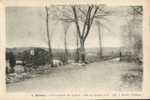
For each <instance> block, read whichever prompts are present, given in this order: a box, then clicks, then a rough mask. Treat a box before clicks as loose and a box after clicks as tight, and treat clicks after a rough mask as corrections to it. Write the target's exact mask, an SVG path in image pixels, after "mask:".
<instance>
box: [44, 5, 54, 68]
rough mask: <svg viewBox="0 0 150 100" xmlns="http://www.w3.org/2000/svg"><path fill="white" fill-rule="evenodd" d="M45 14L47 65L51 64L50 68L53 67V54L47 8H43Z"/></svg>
mask: <svg viewBox="0 0 150 100" xmlns="http://www.w3.org/2000/svg"><path fill="white" fill-rule="evenodd" d="M45 12H46V35H47V40H48V51H49V64H51V67H53V54H52V48H51V38H50V32H49V8H48V7H45Z"/></svg>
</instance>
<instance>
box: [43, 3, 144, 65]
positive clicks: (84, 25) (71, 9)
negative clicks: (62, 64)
mask: <svg viewBox="0 0 150 100" xmlns="http://www.w3.org/2000/svg"><path fill="white" fill-rule="evenodd" d="M130 10H132V11H133V13H131V14H129V15H133V16H134V19H133V20H135V18H136V17H137V15H142V7H141V6H134V7H131V8H130ZM45 12H46V14H45V15H46V34H47V40H48V47H49V58H51V59H49V63H50V64H51V65H53V61H52V60H53V55H52V47H51V35H50V34H51V33H50V31H49V28H50V27H51V26H50V25H49V23H50V21H51V19H53V20H57V21H61V22H62V23H63V26H64V46H65V58H66V63H67V61H68V49H67V39H66V36H67V32H68V29H69V27H70V25H71V24H74V26H75V28H76V44H77V49H76V54H77V58H76V61H77V62H78V61H81V62H82V63H86V58H85V56H86V54H85V41H86V39H87V37H88V35H89V33H90V30H91V28H92V26H93V24H94V25H96V26H97V27H98V34H99V35H98V36H99V48H100V51H99V52H100V53H99V56H100V58H101V57H102V31H101V28H103V27H105V25H104V24H105V23H102V21H101V20H106V21H108V20H109V19H108V18H107V16H111V15H112V14H113V13H114V11H113V10H107V9H106V6H105V5H97V6H96V5H86V6H83V5H82V6H80V5H72V6H58V7H56V6H53V7H45ZM52 12H53V13H52ZM115 14H116V13H115ZM133 20H131V21H129V22H131V24H133V25H135V23H134V22H133ZM135 22H136V21H135ZM131 24H130V23H129V24H128V26H129V25H131ZM129 27H130V26H129ZM105 28H106V27H105ZM130 28H131V27H130ZM131 31H132V29H131ZM128 33H131V34H132V33H134V32H130V31H129V32H128ZM129 37H132V36H129ZM129 37H128V38H129ZM135 38H137V37H135ZM136 43H137V42H136ZM137 44H138V45H140V43H137ZM79 46H80V47H79Z"/></svg>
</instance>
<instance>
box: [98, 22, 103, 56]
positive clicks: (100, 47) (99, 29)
mask: <svg viewBox="0 0 150 100" xmlns="http://www.w3.org/2000/svg"><path fill="white" fill-rule="evenodd" d="M97 26H98V37H99V58H100V59H101V58H102V53H103V52H102V35H101V28H100V24H98V25H97Z"/></svg>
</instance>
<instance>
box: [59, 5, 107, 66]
mask: <svg viewBox="0 0 150 100" xmlns="http://www.w3.org/2000/svg"><path fill="white" fill-rule="evenodd" d="M103 7H104V5H102V6H101V5H99V6H95V5H88V6H80V5H75V6H71V9H70V8H69V7H63V9H61V12H63V14H62V16H61V15H58V17H59V19H60V20H63V21H68V22H74V23H75V26H76V29H77V34H78V37H79V41H80V49H79V54H80V61H81V62H83V63H86V59H85V56H86V53H85V41H86V39H87V36H88V35H89V33H90V30H91V27H92V24H93V22H94V19H95V18H99V17H101V16H105V14H106V12H105V13H104V11H103V10H102V9H103ZM59 10H60V9H59Z"/></svg>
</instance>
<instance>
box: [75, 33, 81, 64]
mask: <svg viewBox="0 0 150 100" xmlns="http://www.w3.org/2000/svg"><path fill="white" fill-rule="evenodd" d="M76 43H77V44H76V45H77V48H76V58H75V60H76V62H79V60H80V56H79V36H78V33H76Z"/></svg>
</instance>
